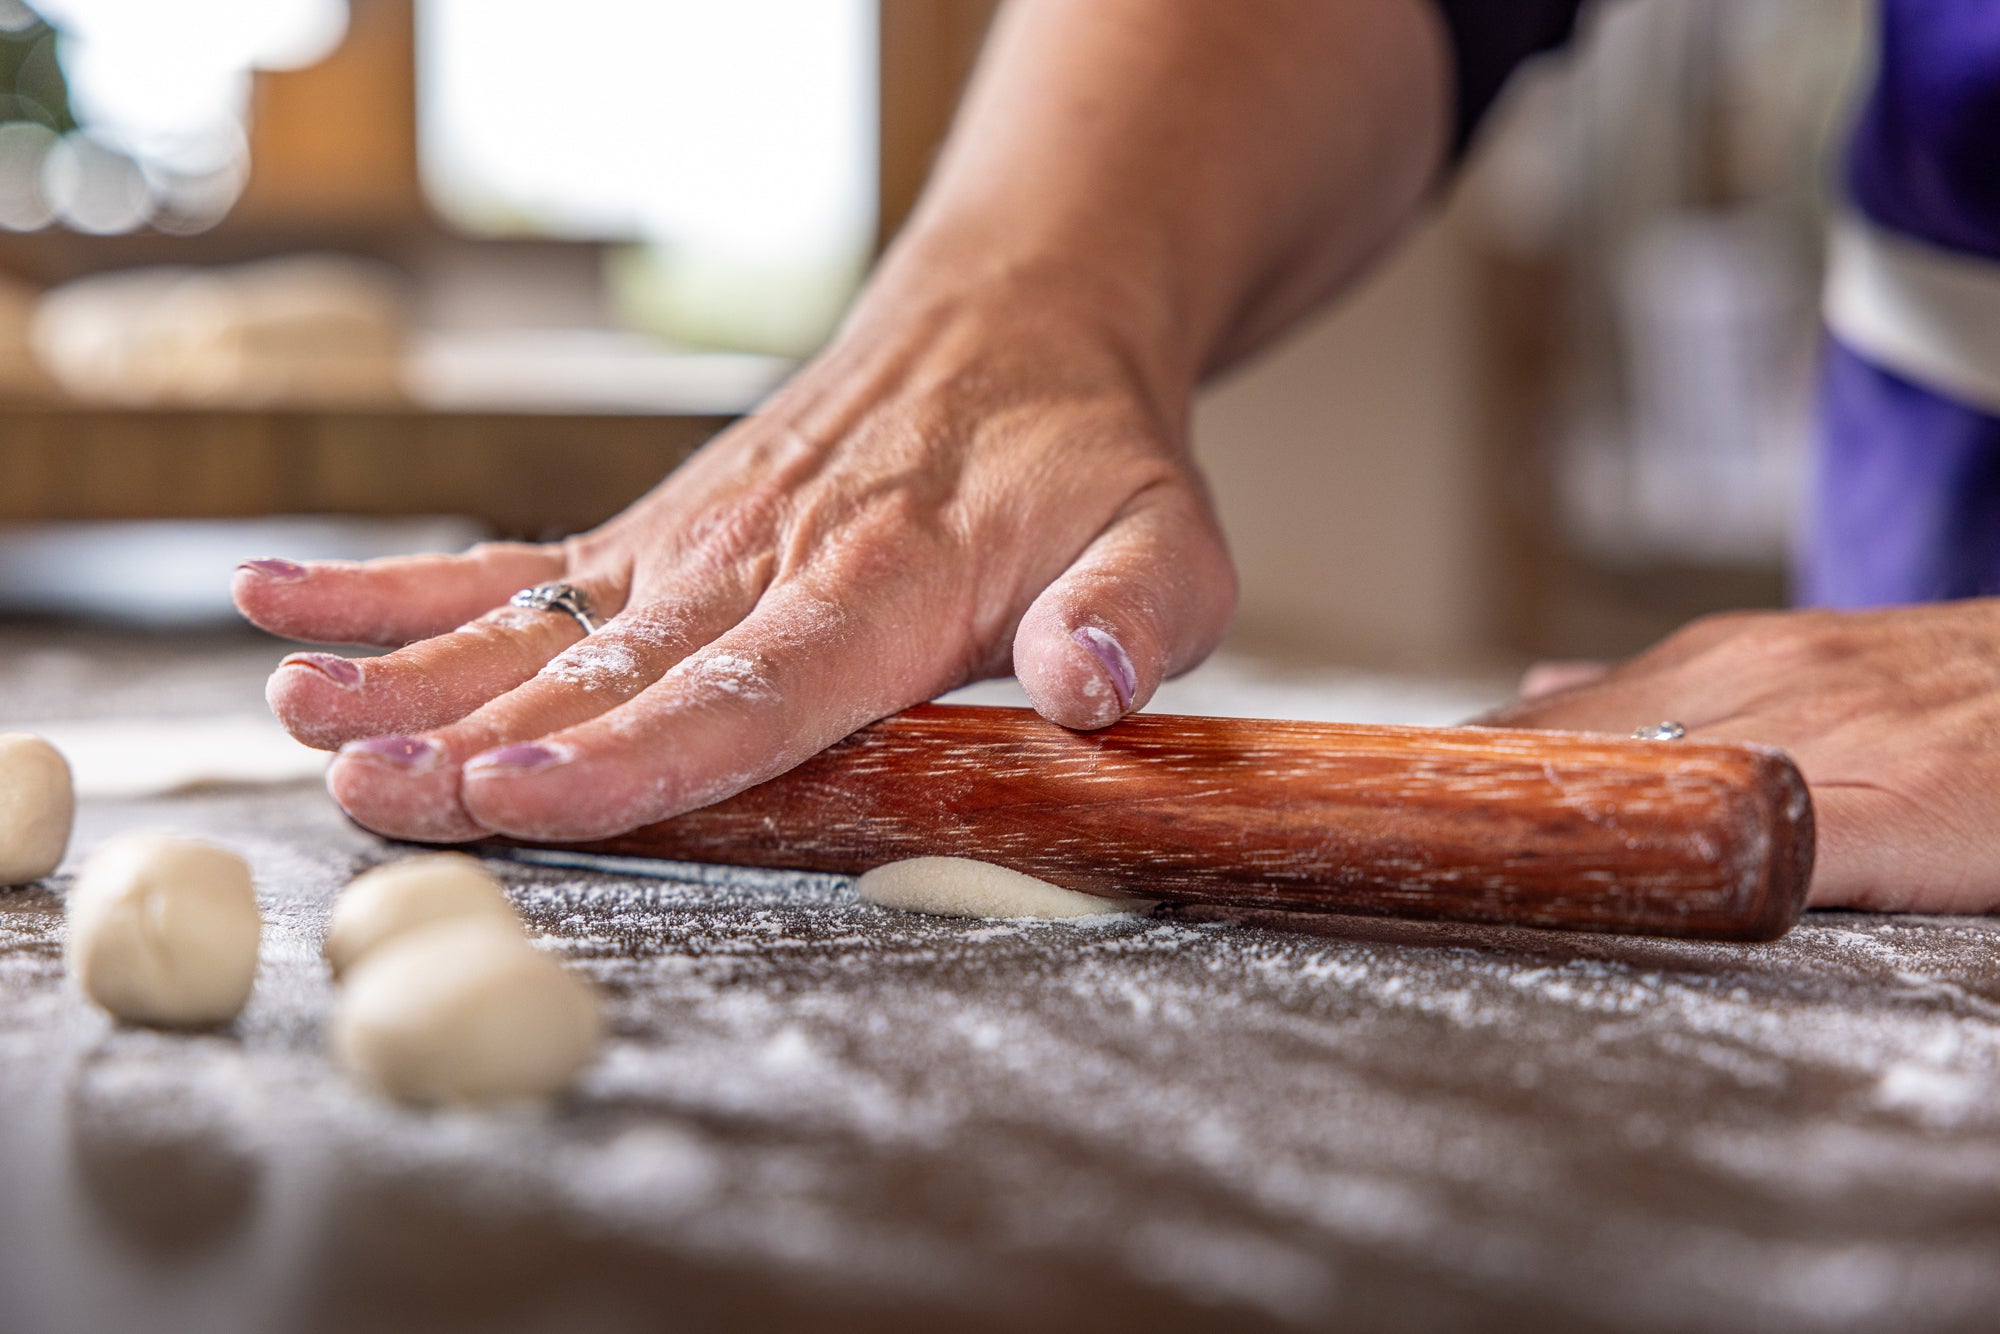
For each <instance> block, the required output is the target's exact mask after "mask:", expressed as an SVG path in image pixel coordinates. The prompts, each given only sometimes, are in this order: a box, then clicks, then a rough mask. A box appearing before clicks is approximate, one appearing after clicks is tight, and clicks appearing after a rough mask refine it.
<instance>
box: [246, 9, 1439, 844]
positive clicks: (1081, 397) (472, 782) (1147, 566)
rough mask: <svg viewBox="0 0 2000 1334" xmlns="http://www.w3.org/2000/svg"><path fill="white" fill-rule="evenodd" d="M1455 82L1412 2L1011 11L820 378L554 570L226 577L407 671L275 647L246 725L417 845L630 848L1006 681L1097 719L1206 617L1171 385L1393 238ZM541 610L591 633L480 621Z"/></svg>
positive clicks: (1209, 574)
mask: <svg viewBox="0 0 2000 1334" xmlns="http://www.w3.org/2000/svg"><path fill="white" fill-rule="evenodd" d="M1449 61H1450V56H1449V51H1448V48H1447V45H1446V42H1445V40H1444V33H1443V30H1442V28H1441V27H1440V25H1439V24H1438V22H1437V16H1436V13H1435V11H1434V10H1433V8H1432V7H1431V5H1430V3H1429V0H1268V3H1266V4H1264V5H1262V6H1260V9H1259V13H1258V18H1257V21H1255V22H1247V23H1246V22H1244V21H1243V17H1242V14H1241V11H1240V10H1239V8H1238V7H1237V6H1234V5H1226V4H1203V5H1190V4H1186V3H1184V0H1089V2H1088V3H1078V0H1015V2H1014V3H1012V4H1010V5H1008V6H1007V7H1006V9H1005V10H1004V12H1003V13H1002V15H1001V17H1000V19H999V20H998V23H997V26H996V31H995V34H994V36H993V37H992V38H991V40H990V41H989V44H988V51H987V53H986V56H985V58H984V59H983V61H982V65H981V73H980V76H979V78H978V80H977V81H976V82H975V86H974V90H973V92H972V94H971V96H970V98H969V100H968V104H967V106H966V108H965V109H964V110H963V112H962V113H961V115H960V118H959V126H958V128H957V129H956V131H955V132H954V134H953V137H952V142H951V146H950V149H949V151H948V152H947V153H946V154H945V155H944V158H943V160H942V162H941V164H940V167H939V169H938V172H937V173H936V179H934V180H933V181H932V182H931V184H930V186H929V187H928V188H927V191H926V194H925V198H924V202H923V205H922V206H921V207H920V209H919V210H918V213H917V215H916V217H915V218H914V219H913V220H912V222H911V223H910V225H909V226H908V227H907V228H905V230H904V233H903V235H902V237H901V239H899V241H898V242H897V244H896V246H895V247H894V249H893V250H892V252H891V253H890V254H889V255H888V256H887V257H886V258H885V260H884V261H883V263H882V265H881V267H880V269H879V271H878V272H877V274H876V275H875V276H874V277H873V278H872V279H871V281H870V283H869V285H868V288H867V290H866V292H865V293H864V295H863V296H862V298H861V299H860V300H859V301H858V302H857V305H856V309H855V310H854V311H853V312H851V313H850V315H849V317H848V320H847V322H846V324H845V326H844V327H843V329H842V331H841V333H840V334H839V336H838V337H837V338H836V339H835V341H834V343H833V345H832V346H831V347H830V348H829V349H828V350H827V352H825V353H824V354H823V355H821V356H820V357H819V358H817V359H816V360H815V361H814V362H813V363H812V364H811V365H810V366H808V367H807V368H806V369H805V370H803V371H802V372H801V373H800V374H799V375H798V376H797V377H796V378H795V379H794V380H793V381H792V383H790V384H789V385H787V386H786V388H785V389H784V390H783V391H782V392H780V393H779V394H778V395H777V396H776V397H775V398H774V399H773V400H772V401H771V402H770V403H769V404H768V405H766V406H765V407H764V409H763V410H761V411H760V412H759V413H758V414H757V415H756V416H755V417H753V418H751V419H749V420H746V421H744V422H742V423H739V424H738V425H737V426H735V427H733V428H732V429H731V430H729V431H728V432H726V433H725V434H723V435H722V436H721V437H719V438H718V439H716V440H715V441H713V442H711V443H710V444H709V445H708V446H707V447H705V448H704V449H702V450H701V451H700V452H699V453H698V454H697V455H696V456H695V457H694V458H693V459H692V460H691V461H690V462H688V463H687V464H686V465H685V466H683V467H682V468H681V469H679V470H678V471H677V472H675V473H674V474H673V475H672V476H670V477H668V478H667V480H666V481H665V482H664V483H662V484H661V485H660V486H659V487H658V488H657V489H656V490H655V491H654V492H653V493H652V494H651V495H649V496H647V497H646V498H644V499H643V500H641V501H640V502H639V503H638V504H636V505H634V506H633V507H632V508H631V509H630V510H628V511H627V512H626V513H625V514H623V515H621V516H620V517H619V518H617V519H615V520H613V521H612V522H611V523H609V524H607V525H605V526H604V527H603V528H601V529H598V530H597V531H595V532H592V533H587V534H585V535H583V536H581V537H578V538H575V539H573V540H571V541H569V542H565V543H562V544H559V545H552V546H530V545H495V546H488V547H482V548H479V549H476V550H474V551H472V552H470V553H468V554H466V555H463V556H454V557H427V558H419V559H413V560H397V561H383V562H377V563H373V564H369V565H359V566H351V565H338V564H319V565H311V566H301V565H296V564H292V563H290V562H285V561H277V560H262V561H252V562H250V563H248V564H247V565H245V566H244V567H243V569H242V570H241V571H240V572H239V574H238V576H237V581H236V587H235V592H236V598H237V603H238V605H239V606H240V607H241V608H242V609H243V611H244V612H245V614H246V615H248V616H249V617H250V619H251V620H253V621H255V622H256V623H257V624H259V625H262V626H264V627H266V628H268V629H271V630H274V631H276V632H278V633H280V634H285V635H289V636H293V637H295V638H300V639H309V640H316V641H319V642H323V643H337V642H343V641H360V642H368V643H376V644H386V645H391V646H400V647H397V651H395V652H393V653H390V654H388V655H387V656H385V657H381V658H370V659H363V660H349V659H347V658H343V657H337V656H334V655H331V654H323V653H307V654H300V655H297V656H295V657H293V658H291V659H290V660H288V661H287V663H286V664H285V665H284V666H283V667H282V668H281V669H280V670H279V671H278V673H277V674H276V676H275V677H274V678H273V679H272V683H271V689H270V698H271V702H272V705H273V707H274V708H275V709H276V710H277V712H278V715H279V716H280V717H281V718H282V719H283V720H284V721H285V723H286V725H287V726H288V727H290V728H291V730H292V731H293V733H294V734H295V735H297V736H299V737H300V738H301V739H303V740H306V741H308V742H310V743H311V744H314V745H318V746H323V747H328V748H333V747H339V748H341V754H340V756H339V758H338V759H337V760H336V761H335V763H334V765H333V766H332V769H331V780H330V781H331V785H332V788H333V791H334V794H335V795H336V796H337V797H338V798H339V800H340V802H341V803H342V805H344V806H345V807H346V808H347V810H348V811H349V812H350V813H351V814H352V815H354V816H355V818H356V819H358V820H360V821H361V822H362V823H364V824H366V825H369V826H371V827H373V828H375V829H379V830H382V831H384V832H386V833H391V834H397V835H401V836H405V837H409V838H416V839H429V840H440V841H444V840H455V839H464V838H471V837H475V836H478V835H480V834H484V833H487V832H489V831H498V832H502V833H508V834H514V835H521V836H527V837H535V838H585V837H590V836H593V835H604V834H610V833H613V832H616V831H619V830H624V829H629V828H631V827H633V826H636V825H639V824H642V823H645V822H648V821H652V820H657V819H662V818H665V817H668V816H671V815H674V814H677V813H679V812H681V811H685V810H688V809H690V808H692V807H695V806H699V805H702V804H704V803H708V802H712V801H715V800H718V799H720V798H722V797H725V796H728V795H729V794H731V793H733V792H735V791H738V790H740V789H742V788H744V787H747V786H749V785H751V784H753V783H756V782H758V781H760V780H762V779H765V778H769V777H771V776H773V775H775V774H777V773H779V772H781V771H783V770H784V769H786V768H788V767H790V766H792V765H794V764H796V763H798V762H799V761H800V760H803V759H805V758H806V757H807V756H809V755H811V754H812V753H813V752H815V751H817V750H819V749H820V748H822V747H824V746H826V745H828V744H830V743H832V742H834V741H836V740H838V739H839V738H841V737H843V736H845V735H846V734H848V733H849V732H851V731H853V730H854V729H856V728H858V727H860V726H862V725H864V724H866V723H868V722H870V721H872V720H874V719H876V718H879V717H882V716H884V715H886V714H889V713H892V712H894V711H896V710H898V709H901V708H903V707H905V706H907V705H910V704H914V703H917V702H919V701H921V700H924V699H927V698H930V697H932V696H934V695H936V694H938V693H940V692H942V691H944V690H947V689H949V688H951V687H953V686H956V685H958V684H960V683H961V682H964V681H968V680H971V679H974V678H976V677H980V676H984V675H988V674H994V673H1002V672H1005V671H1007V670H1008V669H1009V668H1010V666H1011V668H1012V670H1013V671H1014V673H1015V674H1016V675H1017V676H1018V677H1019V678H1020V680H1021V682H1022V684H1023V686H1025V687H1026V689H1027V692H1028V695H1029V697H1030V698H1031V699H1032V700H1033V701H1034V703H1035V706H1036V707H1037V708H1038V709H1040V710H1041V711H1042V713H1044V714H1045V715H1047V716H1048V717H1049V718H1051V719H1053V720H1055V721H1056V722H1059V723H1063V724H1065V725H1068V726H1071V727H1079V728H1089V727H1100V726H1103V725H1105V724H1107V723H1110V722H1112V721H1114V720H1115V719H1117V718H1118V717H1120V716H1121V715H1123V714H1124V713H1126V712H1128V711H1129V710H1131V709H1134V708H1137V707H1138V706H1140V705H1142V704H1144V703H1145V702H1146V700H1147V698H1148V697H1149V696H1150V695H1151V694H1152V692H1153V689H1154V687H1155V686H1157V685H1158V684H1159V682H1160V680H1161V678H1162V677H1164V676H1166V675H1168V674H1170V673H1173V672H1176V671H1179V670H1181V669H1183V668H1186V667H1188V666H1191V665H1193V664H1194V663H1195V662H1196V661H1198V660H1199V659H1200V658H1201V657H1202V656H1203V655H1205V654H1206V653H1207V652H1208V651H1209V650H1210V649H1211V648H1212V647H1213V646H1214V645H1215V643H1216V642H1217V640H1218V639H1219V638H1220V637H1221V635H1222V633H1223V630H1224V628H1225V627H1226V625H1227V623H1228V621H1229V617H1230V613H1231V611H1232V606H1233V602H1234V597H1235V576H1234V574H1233V572H1232V570H1231V567H1230V563H1229V560H1228V557H1227V553H1226V552H1225V550H1224V546H1223V541H1222V538H1221V535H1220V532H1219V530H1218V528H1217V524H1216V520H1215V515H1214V512H1213V510H1212V508H1211V506H1210V503H1209V500H1208V497H1207V494H1206V492H1205V490H1204V488H1203V485H1202V483H1201V480H1200V479H1199V477H1198V476H1197V475H1196V473H1195V471H1194V468H1193V465H1192V463H1191V462H1190V460H1189V456H1188V443H1187V429H1188V418H1189V415H1190V404H1191V401H1192V397H1193V391H1194V387H1195V385H1196V383H1197V382H1198V381H1199V380H1200V379H1201V377H1202V376H1203V375H1205V374H1207V373H1209V372H1211V371H1213V370H1215V369H1217V368H1219V367H1221V366H1223V365H1226V364H1227V363H1228V362H1230V361H1231V360H1233V359H1235V358H1237V357H1239V356H1241V355H1243V354H1244V353H1245V352H1247V351H1249V350H1250V349H1252V348H1254V347H1255V346H1256V345H1258V344H1259V343H1260V342H1263V341H1265V340H1267V339H1268V338H1270V337H1271V336H1273V335H1274V334H1275V333H1276V332H1277V331H1279V330H1280V329H1282V328H1283V327H1284V325H1285V324H1287V323H1288V322H1290V321H1292V320H1294V319H1296V318H1297V317H1298V316H1299V315H1301V314H1302V313H1303V312H1305V311H1306V310H1308V309H1310V308H1311V307H1312V306H1313V305H1314V304H1315V303H1316V302H1318V301H1319V300H1320V299H1322V298H1323V297H1325V296H1327V295H1328V294H1329V293H1331V292H1332V291H1334V290H1335V289H1337V288H1338V287H1339V286H1340V285H1341V284H1343V283H1344V282H1346V281H1347V280H1348V279H1349V278H1350V277H1352V276H1353V275H1354V273H1355V272H1356V271H1357V270H1358V269H1359V268H1360V267H1361V266H1362V265H1363V264H1364V262H1365V261H1366V260H1367V259H1368V258H1369V257H1371V256H1372V255H1374V254H1375V253H1377V252H1379V251H1380V250H1381V249H1382V248H1383V246H1384V245H1385V244H1386V243H1387V242H1388V241H1389V240H1390V239H1391V237H1392V236H1393V234H1394V233H1395V231H1396V230H1397V229H1398V228H1399V227H1401V226H1402V225H1403V224H1404V223H1406V222H1407V221H1408V220H1409V218H1410V217H1411V216H1413V214H1414V213H1415V211H1416V210H1417V208H1418V206H1419V205H1420V203H1421V201H1422V199H1423V198H1424V196H1425V193H1426V191H1427V190H1428V188H1429V187H1430V184H1431V182H1432V180H1433V178H1434V176H1435V175H1436V172H1437V170H1438V167H1439V165H1440V164H1441V162H1442V160H1443V156H1444V148H1445V141H1446V139H1447V131H1448V125H1449V120H1450V116H1449V107H1450V101H1451V92H1450V86H1451V85H1450V72H1449ZM1329 443H1330V447H1331V445H1332V443H1333V442H1329ZM556 580H559V581H564V582H567V583H569V584H572V585H574V586H576V587H577V588H578V589H580V590H581V591H582V593H583V594H584V595H585V596H586V597H587V598H588V599H589V601H590V603H591V605H592V606H593V608H594V609H595V611H596V612H597V613H598V614H599V615H603V616H607V617H609V623H608V624H607V625H605V626H604V628H603V629H601V630H600V631H599V632H598V633H596V634H593V635H591V636H590V637H589V638H588V639H587V640H583V641H582V642H581V643H579V642H578V641H579V638H580V636H581V633H582V632H581V630H580V628H579V626H578V624H577V622H576V620H575V619H574V618H573V617H571V616H569V615H567V614H564V613H562V612H560V611H535V610H532V609H524V608H517V607H509V606H507V605H506V603H507V599H508V597H509V596H510V595H511V594H513V593H515V592H516V591H518V590H520V589H523V588H526V587H529V586H531V585H535V584H539V583H543V582H546V581H556Z"/></svg>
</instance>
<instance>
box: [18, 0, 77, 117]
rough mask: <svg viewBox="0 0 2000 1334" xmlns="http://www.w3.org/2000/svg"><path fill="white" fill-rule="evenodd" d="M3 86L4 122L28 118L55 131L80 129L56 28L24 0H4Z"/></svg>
mask: <svg viewBox="0 0 2000 1334" xmlns="http://www.w3.org/2000/svg"><path fill="white" fill-rule="evenodd" d="M0 90H4V91H0V125H4V124H8V123H11V122H15V121H24V122H27V123H29V124H34V125H40V126H42V127H43V128H45V129H48V130H51V131H53V132H54V133H56V134H67V133H69V132H70V131H71V130H73V129H75V128H76V117H75V116H74V115H72V114H71V113H70V108H69V86H68V84H66V83H65V82H64V80H63V73H62V66H61V65H60V64H59V63H57V60H56V32H55V29H53V28H51V27H50V26H49V25H48V24H47V23H46V22H45V21H44V20H43V19H42V17H41V16H40V15H39V14H37V13H35V11H34V10H32V9H30V8H28V7H27V6H26V5H24V4H22V3H21V0H0Z"/></svg>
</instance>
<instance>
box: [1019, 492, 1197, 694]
mask: <svg viewBox="0 0 2000 1334" xmlns="http://www.w3.org/2000/svg"><path fill="white" fill-rule="evenodd" d="M1235 611H1236V571H1235V568H1234V567H1233V566H1232V565H1231V564H1230V560H1229V550H1228V547H1227V546H1226V545H1225V544H1224V542H1223V538H1222V531H1221V529H1220V528H1219V527H1218V526H1217V524H1216V521H1215V516H1214V515H1213V514H1212V513H1211V512H1210V511H1209V509H1208V507H1207V505H1206V504H1205V503H1204V502H1203V501H1202V500H1201V499H1200V497H1199V496H1198V495H1196V494H1194V493H1192V492H1191V491H1188V490H1185V489H1182V488H1180V487H1174V488H1171V489H1167V488H1161V489H1157V490H1153V491H1148V492H1144V493H1142V494H1141V495H1140V496H1139V497H1137V498H1135V499H1134V501H1133V502H1132V503H1131V504H1130V505H1128V506H1127V507H1126V508H1125V510H1124V511H1123V512H1121V513H1120V515H1119V516H1118V517H1117V518H1116V519H1114V520H1113V521H1112V523H1111V526H1110V527H1108V528H1106V529H1105V530H1104V532H1103V533H1101V534H1099V535H1098V537H1097V539H1096V540H1095V541H1093V542H1092V543H1091V544H1090V545H1089V546H1088V547H1085V548H1084V551H1083V554H1082V555H1080V556H1078V557H1077V558H1076V560H1075V561H1074V562H1073V563H1072V564H1071V565H1070V567H1069V569H1067V570H1065V571H1064V572H1063V573H1062V575H1061V576H1060V577H1058V578H1057V579H1056V580H1055V582H1054V583H1052V584H1050V585H1049V586H1048V588H1046V589H1045V590H1043V592H1042V595H1041V596H1040V597H1038V598H1036V599H1035V601H1034V603H1033V604H1032V605H1031V606H1030V607H1029V608H1028V612H1027V614H1026V615H1025V616H1023V617H1022V618H1021V625H1020V628H1019V629H1018V630H1016V631H1015V633H1014V675H1015V676H1016V677H1017V678H1019V680H1020V682H1021V686H1022V688H1023V689H1024V690H1026V691H1027V692H1028V699H1029V700H1030V701H1031V702H1032V703H1033V704H1034V706H1035V709H1036V710H1037V711H1038V712H1039V713H1040V714H1041V715H1042V716H1043V717H1044V718H1047V719H1049V721H1051V722H1055V723H1060V724H1062V725H1063V726H1064V727H1074V728H1078V729H1089V728H1095V727H1104V726H1106V725H1108V724H1110V723H1114V722H1116V721H1117V720H1118V719H1120V718H1122V717H1124V716H1125V715H1126V714H1127V713H1130V712H1131V711H1132V710H1134V709H1137V708H1140V707H1141V706H1143V705H1144V704H1145V703H1146V701H1147V700H1149V699H1151V698H1152V697H1153V692H1154V691H1155V690H1157V689H1158V688H1159V685H1160V682H1161V681H1162V680H1164V679H1166V678H1167V677H1169V676H1173V675H1175V674H1176V673H1179V672H1183V671H1186V670H1187V669H1188V668H1190V667H1192V666H1194V665H1195V664H1196V663H1198V662H1200V661H1201V660H1202V659H1203V658H1205V657H1207V656H1208V655H1209V653H1210V652H1211V651H1213V650H1214V648H1215V646H1216V644H1218V643H1220V642H1221V640H1222V635H1223V632H1224V631H1225V630H1227V629H1228V628H1229V620H1230V617H1231V616H1232V615H1234V614H1235Z"/></svg>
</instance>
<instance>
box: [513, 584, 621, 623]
mask: <svg viewBox="0 0 2000 1334" xmlns="http://www.w3.org/2000/svg"><path fill="white" fill-rule="evenodd" d="M507 601H508V604H509V605H511V606H515V607H524V608H526V609H527V610H529V611H559V612H562V613H563V614H564V615H566V616H573V617H575V618H576V623H577V624H578V625H580V626H582V627H583V632H584V633H585V634H587V635H594V634H596V633H597V632H598V630H599V629H600V628H602V626H603V625H604V622H603V621H601V620H599V619H598V618H597V609H596V608H595V607H594V606H592V605H591V601H590V594H588V593H586V592H584V591H583V590H582V589H581V588H578V587H577V586H576V585H575V584H566V583H563V582H562V581H560V580H551V581H550V582H548V583H545V584H536V585H535V586H534V587H533V588H524V589H522V590H521V591H520V592H518V593H516V594H515V595H514V596H513V597H511V598H508V599H507Z"/></svg>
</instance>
